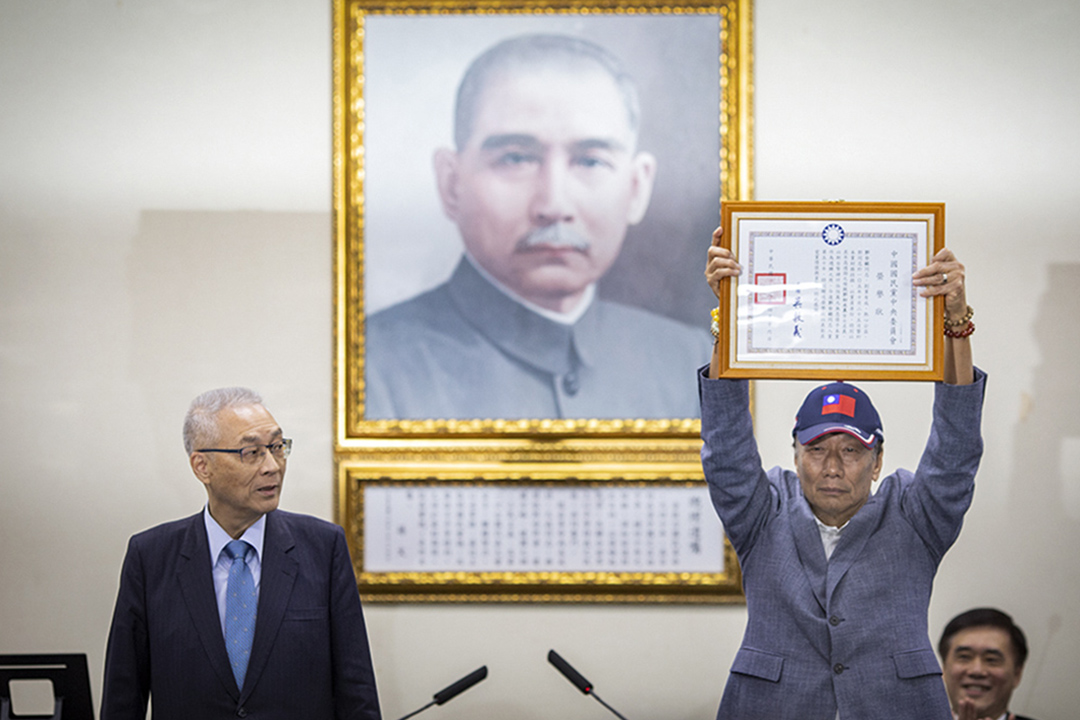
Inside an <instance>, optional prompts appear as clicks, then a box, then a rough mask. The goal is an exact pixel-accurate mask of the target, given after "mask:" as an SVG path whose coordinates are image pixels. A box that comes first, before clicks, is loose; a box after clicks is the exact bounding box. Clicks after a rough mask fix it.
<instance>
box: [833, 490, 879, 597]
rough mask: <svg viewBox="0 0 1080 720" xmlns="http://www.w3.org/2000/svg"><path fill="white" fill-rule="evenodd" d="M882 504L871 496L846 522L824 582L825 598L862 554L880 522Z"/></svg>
mask: <svg viewBox="0 0 1080 720" xmlns="http://www.w3.org/2000/svg"><path fill="white" fill-rule="evenodd" d="M881 508H882V503H880V502H877V500H876V496H874V495H871V496H870V499H869V500H867V501H866V504H865V505H863V506H862V507H861V508H859V511H858V512H857V513H855V516H854V517H853V518H851V520H849V521H848V524H847V527H845V528H844V531H843V532H842V533H841V534H840V542H838V543H837V544H836V550H834V551H833V556H832V558H831V560H830V562H829V575H828V580H827V582H826V588H825V592H826V597H829V598H831V597H832V594H833V591H834V590H836V586H837V585H838V584H839V583H840V580H842V579H843V577H844V575H846V574H847V571H848V570H849V569H851V565H852V564H853V563H854V562H855V559H856V558H857V557H859V555H861V554H862V551H863V548H864V547H866V542H867V540H869V539H870V535H871V534H872V533H873V531H874V529H875V528H876V527H877V526H878V523H880V522H881Z"/></svg>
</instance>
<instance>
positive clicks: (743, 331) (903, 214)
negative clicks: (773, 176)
mask: <svg viewBox="0 0 1080 720" xmlns="http://www.w3.org/2000/svg"><path fill="white" fill-rule="evenodd" d="M721 224H722V226H723V227H724V239H723V243H724V246H725V247H727V248H729V249H730V250H732V251H733V252H734V254H735V256H736V259H737V260H738V261H739V264H740V265H742V267H743V274H742V276H741V277H739V278H733V279H732V281H730V282H729V283H728V288H727V291H726V292H724V293H723V294H722V297H721V300H720V316H721V333H720V374H721V376H722V377H742V378H801V379H844V380H874V379H876V380H940V379H941V376H942V352H943V345H942V343H941V342H940V338H941V336H942V307H941V303H942V300H941V298H940V297H938V298H935V299H934V300H933V301H931V302H928V301H927V300H926V299H925V298H923V297H921V296H920V295H919V292H918V288H917V287H915V286H914V285H913V284H912V282H911V277H912V274H913V273H914V272H915V271H916V270H918V269H920V268H922V267H925V266H926V265H928V264H929V263H930V261H931V260H932V258H933V256H934V254H935V253H936V252H937V251H938V250H940V249H941V248H942V247H943V246H944V242H945V240H944V238H945V206H944V204H942V203H854V202H852V203H848V202H820V203H819V202H729V203H723V204H722V205H721Z"/></svg>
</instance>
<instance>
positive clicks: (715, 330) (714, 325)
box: [711, 308, 720, 338]
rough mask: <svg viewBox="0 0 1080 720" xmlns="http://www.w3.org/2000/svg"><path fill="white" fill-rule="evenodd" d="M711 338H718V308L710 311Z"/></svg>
mask: <svg viewBox="0 0 1080 720" xmlns="http://www.w3.org/2000/svg"><path fill="white" fill-rule="evenodd" d="M711 329H712V336H713V337H714V338H719V337H720V308H713V309H712V327H711Z"/></svg>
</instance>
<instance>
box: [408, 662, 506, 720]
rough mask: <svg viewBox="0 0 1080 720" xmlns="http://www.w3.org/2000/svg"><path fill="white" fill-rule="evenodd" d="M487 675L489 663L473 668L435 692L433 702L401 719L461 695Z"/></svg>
mask: <svg viewBox="0 0 1080 720" xmlns="http://www.w3.org/2000/svg"><path fill="white" fill-rule="evenodd" d="M486 677H487V665H484V666H483V667H481V668H478V669H476V670H473V671H472V672H471V673H469V674H468V675H466V676H465V677H463V678H461V679H460V680H458V681H457V682H455V683H452V684H450V685H447V686H446V687H444V688H443V689H442V690H440V691H439V692H437V693H435V696H434V699H433V700H432V701H431V702H429V703H428V704H427V705H425V706H424V707H422V708H420V709H419V710H413V711H412V712H411V713H409V714H408V715H402V716H401V718H400V719H399V720H405V718H411V717H412V716H413V715H417V714H419V713H422V712H423V711H424V710H427V709H428V708H429V707H431V706H432V705H442V704H443V703H445V702H448V701H450V700H451V699H453V698H454V697H456V696H457V695H460V694H461V693H463V692H465V691H466V690H468V689H469V688H471V687H472V686H473V685H475V684H476V683H478V682H480V681H481V680H483V679H484V678H486Z"/></svg>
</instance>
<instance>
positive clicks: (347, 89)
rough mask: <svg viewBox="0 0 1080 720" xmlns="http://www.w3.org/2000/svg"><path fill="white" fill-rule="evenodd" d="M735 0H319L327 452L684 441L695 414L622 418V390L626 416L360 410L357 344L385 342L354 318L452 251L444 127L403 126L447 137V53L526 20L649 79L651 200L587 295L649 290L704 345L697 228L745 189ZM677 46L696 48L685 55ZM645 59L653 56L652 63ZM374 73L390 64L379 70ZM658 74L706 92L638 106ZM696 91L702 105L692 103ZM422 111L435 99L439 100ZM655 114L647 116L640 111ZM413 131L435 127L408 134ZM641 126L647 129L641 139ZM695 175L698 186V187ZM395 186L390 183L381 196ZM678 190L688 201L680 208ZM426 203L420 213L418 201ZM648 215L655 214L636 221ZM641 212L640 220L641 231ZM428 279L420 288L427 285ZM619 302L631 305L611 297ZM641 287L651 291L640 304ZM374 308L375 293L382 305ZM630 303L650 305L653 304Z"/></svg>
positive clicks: (745, 6)
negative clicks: (325, 180) (322, 13)
mask: <svg viewBox="0 0 1080 720" xmlns="http://www.w3.org/2000/svg"><path fill="white" fill-rule="evenodd" d="M750 8H751V3H750V0H725V1H723V2H700V1H699V0H692V1H690V2H680V3H675V4H671V3H660V2H655V1H652V0H649V1H644V0H619V1H615V2H600V3H596V2H567V1H565V0H562V1H558V2H555V1H551V0H542V1H536V2H523V1H519V2H503V1H501V0H500V1H498V2H460V1H456V0H455V1H446V0H427V1H420V0H385V1H383V2H372V1H370V0H362V1H361V0H335V2H334V30H333V33H334V36H333V47H334V93H333V95H334V112H333V141H334V153H333V180H334V182H333V185H334V193H333V195H334V235H335V256H334V265H335V269H334V278H335V318H334V322H335V355H334V386H335V419H336V441H337V444H338V446H339V447H341V448H350V447H357V446H358V445H357V441H361V440H367V439H370V438H373V437H381V438H387V439H391V438H419V437H428V438H431V437H434V438H447V437H462V438H478V437H479V438H504V437H510V436H513V437H536V436H552V435H554V436H585V437H627V436H630V437H651V438H667V437H682V438H692V437H696V436H697V434H698V432H699V424H698V421H697V417H696V412H690V411H684V412H681V413H679V414H676V413H673V412H672V413H667V412H665V408H662V407H661V408H657V409H656V410H655V411H654V410H652V409H651V408H650V409H649V412H647V413H637V412H634V410H635V409H636V408H635V406H634V403H633V401H628V403H629V406H630V407H629V411H624V409H623V407H617V408H613V409H612V410H611V411H610V412H608V411H605V412H603V413H592V414H588V415H586V416H582V415H575V414H573V413H572V411H569V410H568V411H566V412H565V413H548V414H542V415H541V414H534V413H530V412H529V410H530V408H529V407H526V406H524V405H522V407H521V409H520V411H518V408H516V407H515V408H512V409H513V410H514V412H510V413H503V414H501V415H493V414H490V413H482V412H469V408H465V409H462V410H461V411H459V412H458V411H455V412H449V413H448V412H445V411H443V410H442V409H438V410H432V411H431V412H430V413H425V412H423V408H422V409H421V411H419V412H408V413H405V412H402V411H398V410H393V409H391V410H388V411H387V412H385V413H380V414H376V413H375V412H374V409H373V408H372V384H371V382H370V373H371V372H372V367H371V363H372V362H373V361H372V358H371V353H372V351H373V350H376V351H377V350H378V349H379V348H380V347H388V346H390V345H391V343H390V342H383V343H382V345H379V344H378V342H377V341H373V340H372V339H371V337H370V333H371V332H372V327H373V324H372V322H371V318H372V317H373V316H375V315H377V314H378V309H383V308H385V307H387V306H388V305H390V306H392V305H393V304H394V300H395V299H399V298H398V297H397V296H395V298H389V297H388V295H387V294H388V293H390V292H391V291H393V292H397V293H399V294H400V293H407V292H411V291H406V290H404V289H403V288H405V287H406V286H407V285H409V284H410V283H422V282H424V281H423V280H422V279H421V278H420V277H419V276H421V275H424V274H425V273H443V275H444V276H445V274H446V273H447V272H448V271H449V269H450V268H451V267H452V264H453V262H455V261H456V258H457V257H458V256H460V252H459V251H457V250H456V249H455V246H454V245H453V243H455V242H458V240H457V238H456V237H451V236H453V235H455V234H456V229H455V228H454V227H453V226H452V225H447V223H448V221H447V220H446V219H445V217H443V213H442V210H441V208H440V206H439V201H438V197H437V193H436V190H435V184H436V183H435V180H434V178H433V175H434V172H433V170H432V167H431V165H432V161H431V156H432V153H433V151H434V150H435V148H436V146H437V145H438V143H439V142H443V141H444V140H445V138H444V140H433V141H432V142H427V141H426V140H423V139H420V138H421V137H424V138H426V137H428V136H429V135H430V136H432V137H438V136H439V134H440V133H441V134H443V135H446V136H448V135H449V129H450V127H451V124H452V123H451V120H452V116H453V112H452V107H451V105H452V102H453V96H454V86H455V84H456V83H457V81H458V80H459V79H460V78H459V75H460V73H461V69H460V66H461V65H462V64H464V62H465V61H466V60H468V59H470V58H471V57H473V56H474V55H475V53H477V52H478V51H479V50H482V49H484V47H486V46H487V45H488V44H489V42H490V41H491V40H492V39H497V38H499V37H500V36H503V37H505V36H512V35H514V34H519V33H521V32H523V31H524V32H529V31H531V30H530V29H531V28H533V27H534V26H535V28H536V31H537V32H563V28H572V29H573V32H575V33H580V34H583V35H584V36H585V37H586V39H590V37H591V36H603V37H604V38H605V39H607V40H610V42H612V43H615V42H620V43H626V42H631V43H636V45H629V46H627V45H624V47H626V53H625V54H624V55H623V56H622V58H623V59H624V60H625V61H627V63H628V64H629V63H630V62H632V63H634V64H635V67H636V68H638V69H639V72H640V74H642V75H646V76H648V77H647V80H648V82H643V83H641V84H642V85H643V89H642V92H641V95H642V101H641V103H642V110H641V115H642V120H641V125H642V127H641V145H642V146H643V147H644V146H645V145H646V143H647V142H648V143H649V146H650V148H651V147H652V145H653V143H656V142H660V140H657V139H656V138H662V141H663V143H665V147H666V148H668V149H669V150H670V152H672V153H677V154H676V155H674V156H673V157H671V158H668V159H665V155H664V154H662V153H656V154H657V155H658V157H659V164H660V170H659V172H658V173H657V180H656V189H655V190H654V192H653V197H654V200H653V202H652V203H651V204H650V207H649V210H648V212H647V213H646V214H645V217H644V219H643V220H642V221H641V222H640V223H639V224H638V225H636V226H633V227H631V228H630V229H629V230H628V231H627V238H626V240H625V243H624V244H623V246H622V253H620V254H619V257H618V260H617V261H616V262H615V265H614V266H613V267H612V268H611V270H610V272H608V273H607V274H605V275H604V276H603V278H602V280H601V283H600V289H599V291H598V293H599V294H600V295H603V294H604V293H605V291H606V289H610V292H611V293H612V296H613V297H615V300H616V301H618V302H619V303H621V304H627V305H632V304H633V303H634V302H638V301H640V303H641V304H642V305H644V304H648V303H657V305H656V307H657V308H658V310H657V311H656V312H655V313H653V314H655V315H665V314H667V315H668V317H671V316H672V315H675V314H678V315H680V317H676V318H674V319H675V320H676V321H677V322H680V323H683V324H693V326H694V329H695V330H696V331H699V334H700V336H701V337H702V338H703V340H702V343H703V344H702V347H705V348H706V349H705V350H703V351H702V353H701V354H702V357H700V358H696V357H695V358H694V361H695V362H696V361H697V360H698V359H700V362H701V363H702V364H704V363H705V362H707V361H708V352H709V351H708V348H707V343H708V342H710V341H711V339H709V338H707V335H708V308H709V307H710V306H711V304H712V300H713V298H712V296H711V293H709V291H708V288H707V287H706V286H705V284H704V283H703V282H701V281H700V268H701V263H702V259H701V258H702V257H703V253H704V245H703V243H704V241H703V240H702V238H703V237H707V233H708V232H709V231H710V230H711V228H712V227H714V226H715V222H716V218H717V215H718V211H719V201H720V200H721V199H722V198H726V199H740V198H748V197H750V193H751V191H752V189H751V180H750V177H751V176H750V160H751V158H750V153H751V145H750V117H751V116H750V93H751V83H750V62H751V50H750V38H751V26H750ZM498 23H507V26H506V29H505V30H503V29H500V28H499V27H497V26H496V25H497V24H498ZM686 28H689V29H686ZM691 31H692V32H693V33H695V34H696V35H695V37H696V36H702V37H706V38H708V42H707V43H694V42H689V41H688V42H680V41H679V39H680V37H681V36H680V33H683V32H691ZM566 32H567V33H568V34H569V33H570V31H566ZM590 33H591V36H590ZM665 33H666V34H665ZM627 36H629V37H627ZM654 36H655V37H654ZM673 37H674V41H672V38H673ZM409 43H413V44H409ZM687 48H690V50H687ZM451 51H453V52H454V53H456V54H457V56H459V57H458V60H456V61H455V62H457V64H454V62H451V61H450V60H446V61H445V62H444V60H443V55H444V54H445V53H449V52H451ZM424 53H427V54H428V55H426V56H425V55H424ZM435 53H438V54H437V55H436V54H435ZM673 53H684V54H682V55H678V54H676V55H673ZM685 53H692V55H693V57H696V58H699V60H698V61H695V62H687V61H686V60H685V59H684V58H686V57H687V55H686V54H685ZM418 56H419V57H418ZM650 58H651V59H650ZM661 61H663V63H664V64H663V65H662V66H660V67H656V68H654V67H653V64H656V63H660V62H661ZM406 66H407V67H406ZM447 68H450V69H447ZM640 68H644V69H643V70H641V69H640ZM676 70H677V71H678V72H676ZM668 71H670V72H668ZM391 72H395V73H398V74H396V75H392V78H393V79H387V75H388V74H389V73H391ZM693 72H696V73H697V76H700V77H702V78H705V79H704V80H703V81H702V82H704V83H705V86H706V87H705V89H706V91H707V92H704V93H702V92H697V88H684V87H681V86H680V83H678V82H672V80H673V78H674V77H675V76H677V75H688V76H689V75H691V74H693ZM398 78H400V80H398ZM646 85H647V86H648V87H645V86H646ZM666 87H676V88H681V90H680V92H681V93H682V95H687V96H688V97H691V98H697V97H698V96H699V95H702V96H704V97H705V98H706V99H705V100H686V98H682V100H683V101H682V102H679V101H678V99H676V101H672V100H671V99H670V98H667V97H666V96H665V97H662V98H660V99H654V100H653V101H652V102H647V100H648V99H649V97H653V98H655V97H656V96H655V95H652V96H647V92H646V91H647V90H649V89H650V88H651V89H653V90H655V91H656V92H660V91H659V90H657V88H666ZM665 92H674V91H673V90H668V91H665ZM710 92H711V96H712V98H714V100H708V99H707V98H708V97H709V93H710ZM436 94H437V95H438V98H439V101H438V102H436V101H435V99H434V96H435V95H436ZM679 97H682V96H681V95H680V96H679ZM410 99H411V100H410ZM391 103H403V104H400V105H395V106H394V107H395V109H394V110H393V111H391V110H388V109H386V108H387V106H388V105H390V104H391ZM410 103H411V104H410ZM436 107H438V108H440V109H439V111H438V112H436V111H435V108H436ZM410 108H411V109H410ZM695 108H696V109H695ZM661 112H662V113H663V115H662V117H657V115H658V114H659V113H661ZM421 115H422V116H424V117H427V116H431V117H432V118H436V119H434V120H431V121H427V120H425V121H424V122H423V123H420V122H419V121H417V120H416V118H417V117H418V116H421ZM688 117H701V118H705V122H707V124H705V125H702V126H701V128H699V129H697V130H688V129H684V128H686V127H687V126H685V125H677V124H676V123H682V122H689V121H688V120H686V118H688ZM650 118H652V119H651V120H650ZM669 125H670V127H668V126H669ZM429 126H434V129H430V130H423V129H421V128H428V127H429ZM647 126H648V127H647ZM647 133H651V135H649V138H650V139H647V138H646V134H647ZM695 133H696V135H695ZM688 134H689V135H690V137H687V135H688ZM709 148H712V149H711V150H710V149H709ZM410 158H416V160H415V161H410ZM405 168H408V169H405ZM684 168H687V169H685V170H684ZM702 178H704V181H702ZM710 178H711V181H710ZM661 182H663V183H665V185H664V187H665V188H666V189H665V190H664V193H665V195H664V196H663V198H661V196H660V195H659V193H661ZM710 184H711V185H712V186H713V187H714V189H713V190H709V187H710ZM395 191H396V192H398V193H399V194H398V195H397V196H394V197H389V196H390V195H391V194H392V193H393V192H395ZM689 198H693V199H689ZM691 202H692V203H693V209H692V210H687V206H686V205H681V204H679V203H691ZM425 207H426V208H427V210H423V209H421V208H425ZM402 208H403V210H402ZM654 212H655V213H656V218H653V217H652V215H653V214H654ZM421 217H433V218H434V220H433V221H432V222H435V221H438V222H439V223H442V225H434V226H428V225H418V224H417V223H420V222H422V220H420V219H419V218H421ZM647 223H652V224H651V225H649V226H648V227H647V228H646V227H644V226H645V225H646V224H647ZM432 227H434V229H432ZM635 232H638V236H635V235H634V233H635ZM646 234H647V235H648V236H649V238H656V237H662V238H664V243H663V246H662V247H661V246H658V244H657V243H656V242H655V241H654V240H652V239H650V240H642V239H641V238H642V237H644V236H645V235H646ZM435 236H438V238H437V240H438V242H435V241H431V242H432V243H433V245H432V246H431V247H435V246H439V247H441V246H442V245H443V244H445V245H446V246H448V247H449V248H450V250H445V251H437V250H434V249H433V250H430V251H429V250H428V249H424V248H428V247H429V246H428V245H423V246H416V247H415V248H414V245H413V244H414V243H419V242H421V240H422V239H423V242H429V240H427V238H433V237H435ZM402 238H408V239H409V243H408V244H406V243H403V242H402ZM418 248H419V249H418ZM377 249H378V252H376V250H377ZM439 252H444V253H449V263H448V262H446V261H444V260H438V262H436V260H435V259H434V256H435V255H438V254H439ZM394 253H398V254H397V255H394ZM428 257H432V258H433V259H432V260H430V262H431V263H432V264H433V265H437V267H433V268H432V269H430V270H425V271H424V272H420V271H418V270H417V267H418V266H419V265H420V264H421V259H423V258H428ZM627 258H629V259H627ZM424 262H428V261H427V260H424ZM658 270H659V272H658ZM414 271H415V272H414ZM616 275H617V276H618V277H616ZM428 282H429V285H428V287H430V283H436V284H437V281H428ZM422 287H424V286H423V285H422V284H421V288H422ZM380 288H389V289H387V290H382V289H380ZM650 288H651V289H650ZM626 298H630V301H629V302H624V300H626ZM641 298H651V299H650V300H648V303H647V302H646V300H643V299H641ZM377 303H382V305H381V307H380V306H379V305H378V304H377ZM645 309H646V310H648V311H650V312H652V309H653V306H652V305H649V307H647V308H645ZM661 311H663V312H661ZM657 345H662V343H658V344H657ZM656 350H657V348H656V347H647V346H646V347H643V348H639V349H638V352H640V353H641V354H643V355H647V354H649V353H652V352H655V351H656ZM689 355H690V353H687V354H686V356H689ZM388 362H389V361H388ZM470 367H476V365H475V364H474V365H472V366H470ZM391 370H392V371H393V372H397V371H398V365H392V366H391ZM478 372H479V371H478ZM404 373H405V371H404V370H401V371H400V374H404ZM662 374H663V376H664V377H675V376H676V375H677V376H678V377H679V378H680V379H681V378H682V376H683V375H685V374H686V373H685V372H684V371H683V370H682V369H680V370H679V371H678V372H675V371H672V372H671V373H662ZM404 382H408V383H410V385H411V384H412V383H413V382H414V380H413V378H412V376H409V379H408V380H407V381H404ZM415 382H423V381H421V380H415ZM646 382H647V379H646ZM692 383H693V381H692V375H691V376H689V379H688V380H687V381H686V382H685V383H682V384H681V385H680V387H681V389H682V390H681V391H682V393H683V394H684V395H685V397H687V398H692V396H693V395H694V391H693V388H692ZM642 384H646V383H642ZM390 394H391V395H392V394H393V393H392V392H391V393H390ZM506 394H507V395H509V394H510V393H509V392H508V393H506ZM615 395H616V394H615V393H610V394H608V396H609V397H614V396H615ZM641 403H642V404H644V403H645V401H644V400H642V401H641ZM361 444H362V443H361Z"/></svg>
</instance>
